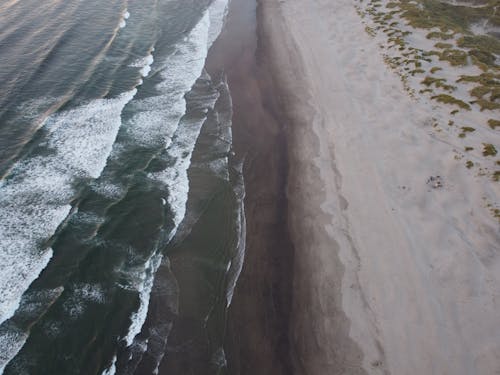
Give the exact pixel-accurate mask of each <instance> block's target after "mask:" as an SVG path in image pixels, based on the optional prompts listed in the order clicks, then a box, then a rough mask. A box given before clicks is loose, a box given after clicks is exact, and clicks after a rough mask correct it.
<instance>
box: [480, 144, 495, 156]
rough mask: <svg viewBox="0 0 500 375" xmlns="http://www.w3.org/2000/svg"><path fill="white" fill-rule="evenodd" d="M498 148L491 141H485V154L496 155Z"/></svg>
mask: <svg viewBox="0 0 500 375" xmlns="http://www.w3.org/2000/svg"><path fill="white" fill-rule="evenodd" d="M497 153H498V152H497V149H496V148H495V146H493V145H492V144H491V143H483V156H495V155H496V154H497Z"/></svg>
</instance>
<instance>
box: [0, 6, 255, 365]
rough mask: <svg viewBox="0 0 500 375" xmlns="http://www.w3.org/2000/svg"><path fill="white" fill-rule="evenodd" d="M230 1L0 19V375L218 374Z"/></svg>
mask: <svg viewBox="0 0 500 375" xmlns="http://www.w3.org/2000/svg"><path fill="white" fill-rule="evenodd" d="M228 5H229V4H228V0H143V1H140V2H139V1H130V0H109V1H97V0H85V1H83V0H53V1H48V2H39V1H34V0H7V1H4V2H2V3H0V83H1V88H2V89H1V90H0V374H1V373H3V374H6V375H7V374H9V375H10V374H30V375H36V374H50V375H57V374H61V375H69V374H103V375H111V374H158V373H159V374H187V373H197V374H198V373H199V374H201V373H203V374H225V373H226V372H227V359H226V354H225V351H224V337H225V329H226V320H227V312H228V308H229V306H230V304H231V300H232V295H233V291H234V288H235V286H236V282H237V280H238V276H239V274H240V272H241V268H242V264H243V257H244V253H245V214H244V203H243V200H244V196H245V185H244V182H243V175H242V166H243V158H242V156H240V155H237V154H235V152H234V151H233V147H232V121H231V120H232V114H233V113H232V112H233V108H232V100H231V94H230V90H229V87H228V83H227V79H226V77H225V75H224V73H223V72H220V74H212V76H211V75H210V74H209V73H208V72H207V71H206V70H205V68H204V67H205V60H206V57H207V54H208V51H209V49H210V47H211V46H212V44H213V43H214V41H215V40H216V39H217V37H218V35H219V34H220V32H221V30H222V28H223V25H224V22H225V19H226V16H227V11H228Z"/></svg>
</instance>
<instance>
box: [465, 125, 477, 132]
mask: <svg viewBox="0 0 500 375" xmlns="http://www.w3.org/2000/svg"><path fill="white" fill-rule="evenodd" d="M462 131H463V132H464V133H472V132H475V131H476V129H474V128H471V127H470V126H462Z"/></svg>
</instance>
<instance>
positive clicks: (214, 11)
mask: <svg viewBox="0 0 500 375" xmlns="http://www.w3.org/2000/svg"><path fill="white" fill-rule="evenodd" d="M228 8H229V0H214V1H213V2H212V4H210V7H209V8H208V13H209V16H210V29H209V31H208V46H209V47H211V46H212V44H213V43H214V42H215V40H216V39H217V38H218V36H219V35H220V33H221V31H222V28H223V27H224V23H225V22H226V17H227V13H228Z"/></svg>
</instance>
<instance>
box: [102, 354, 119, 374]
mask: <svg viewBox="0 0 500 375" xmlns="http://www.w3.org/2000/svg"><path fill="white" fill-rule="evenodd" d="M115 373H116V355H115V356H114V358H113V361H112V362H111V364H110V365H109V367H108V368H107V369H106V370H104V371H103V372H102V375H115Z"/></svg>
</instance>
